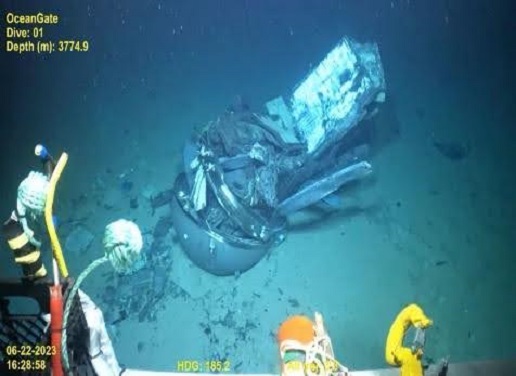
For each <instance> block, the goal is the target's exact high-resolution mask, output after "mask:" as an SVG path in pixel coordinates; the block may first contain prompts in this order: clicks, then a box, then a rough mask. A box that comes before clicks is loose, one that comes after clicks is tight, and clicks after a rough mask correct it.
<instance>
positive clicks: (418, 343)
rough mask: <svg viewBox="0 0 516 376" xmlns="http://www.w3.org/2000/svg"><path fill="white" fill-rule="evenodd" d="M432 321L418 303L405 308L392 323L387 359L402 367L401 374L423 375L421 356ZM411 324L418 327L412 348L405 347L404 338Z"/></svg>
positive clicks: (408, 375) (386, 346) (403, 375)
mask: <svg viewBox="0 0 516 376" xmlns="http://www.w3.org/2000/svg"><path fill="white" fill-rule="evenodd" d="M432 323H433V322H432V320H430V319H429V318H428V317H427V316H426V315H425V313H424V312H423V310H422V309H421V308H420V307H419V306H418V305H416V304H410V305H408V306H407V307H405V308H403V309H402V310H401V312H400V313H399V314H398V316H397V317H396V319H395V320H394V322H393V323H392V325H391V327H390V329H389V334H388V335H387V343H386V345H385V360H386V361H387V363H389V364H390V365H392V366H397V367H400V370H401V376H423V366H422V364H421V357H422V356H423V345H424V330H425V329H426V328H428V327H429V326H431V325H432ZM410 326H414V327H415V328H416V338H415V340H414V345H413V346H412V348H408V347H403V338H404V337H405V333H406V331H407V330H408V328H409V327H410Z"/></svg>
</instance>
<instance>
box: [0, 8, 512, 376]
mask: <svg viewBox="0 0 516 376" xmlns="http://www.w3.org/2000/svg"><path fill="white" fill-rule="evenodd" d="M1 8H2V23H1V27H2V31H1V32H2V35H5V33H6V32H7V27H9V26H12V25H8V24H7V21H6V15H7V13H9V12H12V13H16V14H35V13H37V12H43V13H54V14H56V15H58V17H59V22H58V24H56V25H44V26H43V27H42V29H43V32H44V34H43V36H42V37H41V40H42V41H53V42H55V43H57V45H58V43H59V41H74V42H78V43H79V46H81V47H83V48H84V49H85V50H86V43H85V42H87V51H82V52H79V51H74V52H54V53H52V54H48V53H41V54H38V53H31V52H27V53H24V54H18V53H15V52H7V51H6V48H7V44H6V43H5V41H6V38H2V50H1V52H0V57H1V65H2V69H1V71H0V72H1V73H0V75H1V85H0V86H1V88H0V90H1V93H2V95H1V98H2V99H1V106H2V108H1V112H0V116H1V119H0V121H1V127H0V142H1V148H2V149H1V150H2V152H3V156H2V157H1V159H0V161H1V178H0V192H1V197H2V200H1V201H0V209H1V212H2V213H3V215H4V217H5V218H7V217H8V216H9V214H10V212H11V211H12V210H13V209H14V205H15V202H16V188H17V186H18V184H19V182H20V181H21V180H22V179H23V178H24V177H25V176H26V175H27V173H28V172H29V171H30V170H35V169H39V168H40V164H39V162H38V160H37V159H36V158H35V157H34V156H33V148H34V146H35V145H36V144H37V143H40V142H43V143H45V144H46V145H47V147H48V148H49V150H50V151H51V152H52V153H53V154H54V155H55V156H59V155H60V153H61V152H63V151H66V152H68V153H69V155H70V159H69V162H68V166H67V169H66V171H65V173H64V175H63V177H62V180H61V182H60V186H59V189H58V193H57V195H58V199H57V200H56V201H57V202H56V206H55V211H56V212H57V213H56V214H57V216H58V218H59V222H60V227H59V230H60V235H61V237H62V242H63V243H65V239H66V238H67V236H68V235H70V234H71V233H72V231H73V230H74V228H76V227H77V226H79V225H80V226H84V227H83V228H85V229H87V231H89V232H90V233H91V234H92V235H94V236H95V240H94V241H93V243H92V244H91V245H89V247H88V248H87V249H85V250H83V251H79V252H76V253H73V254H70V255H67V254H66V250H65V256H66V257H67V262H68V264H69V268H70V270H71V272H72V274H73V275H75V276H77V275H78V274H79V273H80V272H81V271H82V270H83V269H85V268H86V267H87V265H88V264H89V263H90V262H91V261H93V260H94V259H96V258H98V257H100V256H102V254H103V251H102V244H101V237H102V232H103V229H104V227H105V225H106V224H107V223H109V222H111V221H113V220H115V219H118V218H127V219H131V220H133V221H135V222H136V223H138V224H139V226H140V228H141V230H142V232H143V233H144V238H145V247H146V248H145V252H146V254H147V257H154V258H155V259H154V261H153V262H156V265H160V268H159V270H148V272H149V275H148V276H146V275H145V274H144V273H143V274H142V276H140V277H138V278H141V279H140V281H141V285H138V283H136V282H135V281H134V280H131V281H126V280H124V279H120V277H117V276H115V275H114V272H113V271H112V269H110V268H109V267H107V266H106V267H105V268H104V269H102V270H99V271H96V272H94V273H93V275H92V276H91V277H90V278H89V279H88V281H87V282H86V284H85V286H84V290H85V292H86V293H88V294H89V295H90V296H91V297H92V298H93V299H94V300H95V301H96V302H97V304H98V305H99V306H100V307H101V308H102V309H103V310H104V312H105V313H106V312H108V311H110V313H108V314H106V321H108V324H109V331H110V334H111V335H112V339H113V342H114V346H115V350H116V352H117V356H118V359H119V361H120V363H123V364H125V365H126V366H127V367H131V368H144V369H148V370H168V371H175V370H176V369H177V367H176V364H177V362H178V361H181V360H188V359H189V360H197V361H201V362H204V361H209V360H214V359H225V360H229V361H230V363H231V371H232V372H258V373H266V372H275V371H277V370H278V366H277V364H276V361H277V353H276V352H277V347H276V343H275V340H274V333H275V331H276V329H277V327H278V326H279V324H280V323H281V321H282V320H283V319H284V318H286V317H287V316H288V315H290V314H300V313H301V314H307V315H310V316H311V315H313V312H314V311H316V310H317V311H321V312H322V313H323V315H324V316H325V319H326V324H327V326H328V329H329V334H330V335H331V336H332V339H333V342H334V347H335V352H336V355H337V357H338V358H339V360H341V361H342V362H343V363H344V364H347V365H348V366H349V367H351V368H353V369H367V368H375V367H383V366H385V361H384V343H385V342H384V341H385V336H386V333H387V330H388V327H389V325H390V323H391V321H392V320H393V319H394V317H395V316H396V314H397V313H398V311H399V309H401V307H403V305H404V304H407V303H409V302H413V301H416V302H418V303H420V304H421V305H422V306H423V307H424V308H425V311H426V312H427V313H428V315H429V316H431V317H432V318H434V321H435V323H436V325H435V326H434V327H433V328H432V329H430V330H429V333H430V334H429V339H428V355H429V356H430V357H431V358H433V359H439V358H440V357H443V356H447V355H450V357H451V359H452V361H457V362H460V361H470V360H481V359H494V358H514V357H516V340H515V339H516V329H515V328H516V326H514V325H512V324H511V323H512V322H513V320H514V317H516V300H515V299H514V288H513V286H514V272H515V268H514V265H515V264H516V261H515V256H514V255H515V254H514V244H515V243H516V236H515V233H516V231H515V228H516V218H515V215H514V213H516V205H515V199H514V189H515V188H516V174H515V169H514V164H515V162H516V148H515V147H514V139H515V137H516V128H515V119H516V112H515V111H516V110H515V109H516V106H515V105H516V93H515V87H516V79H515V73H514V72H515V67H516V66H515V64H514V62H515V61H516V49H515V46H516V40H515V35H516V34H515V33H514V20H513V17H514V15H515V14H516V13H515V10H516V9H515V6H514V3H513V2H511V1H502V0H500V1H494V2H493V1H481V0H473V1H450V0H446V1H445V0H436V1H414V0H411V1H408V0H403V1H401V0H395V1H372V0H366V1H337V0H325V1H315V0H314V1H311V0H310V1H308V0H299V1H295V0H292V1H271V0H259V1H258V0H256V1H251V0H231V1H229V0H228V1H222V0H220V1H200V0H197V1H195V0H194V1H183V0H176V1H151V0H148V1H133V2H122V1H84V2H55V1H47V2H44V3H35V2H33V1H6V2H5V1H4V2H3V4H2V6H1ZM17 27H18V28H20V29H23V28H28V29H29V30H31V31H32V27H33V26H29V27H27V26H24V25H18V26H17ZM344 36H349V37H353V38H355V39H356V40H358V41H364V42H365V41H371V42H375V43H377V44H378V46H379V50H380V53H381V57H382V62H383V66H384V70H385V75H386V83H387V101H386V103H385V104H384V105H383V106H382V107H381V108H380V112H379V114H378V116H377V117H376V118H375V128H374V129H375V134H374V140H375V142H374V143H373V146H372V147H373V149H374V153H373V155H374V159H373V162H374V163H373V164H374V167H375V176H374V178H373V181H372V183H371V184H370V185H368V186H367V187H363V189H362V190H361V189H359V190H358V191H359V192H361V194H363V195H364V197H361V198H357V197H355V196H353V197H351V198H350V199H349V200H350V201H353V200H355V199H357V200H358V201H357V202H358V204H357V205H359V206H362V207H363V206H368V205H370V206H371V207H374V208H375V209H374V210H370V211H368V210H364V211H359V214H357V215H353V216H351V219H350V217H349V216H342V217H339V216H336V217H332V218H331V220H329V221H327V222H325V223H324V224H322V225H317V226H315V225H313V226H310V225H308V226H304V227H303V226H301V227H298V228H296V229H295V230H294V231H293V232H292V234H291V236H290V237H289V239H288V241H287V242H286V243H285V244H283V245H282V246H281V247H280V248H279V249H277V250H274V251H273V254H272V256H271V259H268V260H264V262H263V263H261V264H260V265H259V266H258V267H257V269H256V270H252V271H250V272H249V273H246V274H244V275H243V276H241V277H240V279H233V278H232V277H231V278H230V279H224V278H222V279H220V278H219V279H217V278H215V277H211V276H207V275H205V274H204V273H202V272H200V271H199V270H198V269H197V268H195V267H193V266H192V265H191V264H189V263H188V260H185V259H184V258H185V257H184V255H183V254H182V252H181V249H180V247H179V245H178V242H177V238H174V234H173V231H174V230H173V229H171V224H170V222H167V219H166V218H167V213H165V212H159V211H158V212H156V211H154V210H153V208H152V205H151V201H150V199H151V198H152V197H154V196H155V195H156V194H157V193H159V192H162V191H164V190H166V189H168V188H170V187H171V185H172V182H173V180H174V177H175V175H176V174H177V172H178V167H179V165H180V163H181V150H182V146H183V143H184V141H185V140H186V139H187V137H189V135H190V134H192V132H194V130H196V129H199V128H202V127H203V126H204V125H206V124H207V123H208V122H209V121H212V120H214V119H216V118H217V117H218V116H219V115H220V114H221V113H223V112H224V110H225V109H226V108H228V106H231V105H232V104H234V103H235V98H240V99H239V101H242V100H243V101H245V103H246V104H248V105H249V106H250V107H251V108H253V109H254V110H258V111H259V110H261V108H262V107H261V106H262V105H263V104H264V103H265V102H266V101H268V100H270V99H272V98H274V97H276V96H278V95H287V96H288V95H289V94H290V93H291V91H292V89H293V88H294V86H295V85H296V84H297V83H299V81H300V80H301V79H302V78H303V77H304V76H305V75H306V74H307V73H309V71H310V69H311V68H312V67H315V66H316V65H317V64H318V63H319V62H320V61H321V60H322V58H323V57H324V56H325V54H326V53H328V52H329V51H330V50H331V49H332V48H333V47H334V46H335V45H336V43H337V42H338V41H339V40H340V39H341V38H342V37H344ZM356 195H357V196H360V195H359V194H358V193H357V194H356ZM362 200H363V201H362ZM366 201H367V202H368V204H367V205H365V204H364V202H366ZM353 202H354V203H355V201H353ZM163 218H165V219H163ZM39 231H40V234H41V235H40V237H41V238H45V236H46V234H45V232H44V229H43V228H41V229H40V230H39ZM156 238H159V239H160V242H155V243H153V240H155V239H156ZM0 248H2V252H1V256H0V257H1V260H2V261H1V263H0V271H1V273H2V276H4V275H5V276H19V275H20V270H19V268H18V267H17V265H15V263H14V262H13V260H12V257H11V254H10V250H9V249H8V248H7V246H6V244H5V242H4V243H2V245H1V247H0ZM49 252H50V249H49V246H48V242H46V243H44V257H45V262H46V264H47V268H48V269H51V263H50V256H49V254H50V253H49ZM156 260H158V261H156ZM144 271H147V270H146V269H144ZM151 290H152V291H159V294H158V293H156V294H154V295H155V296H157V297H156V300H155V301H152V302H151V303H149V304H150V305H151V306H150V307H147V306H145V307H143V306H141V305H138V303H137V302H134V301H136V300H138V299H137V298H136V297H137V296H141V295H145V291H151ZM142 291H143V293H142ZM139 294H140V295H139ZM110 307H111V308H110ZM112 307H115V308H116V309H112ZM113 311H117V312H114V313H113Z"/></svg>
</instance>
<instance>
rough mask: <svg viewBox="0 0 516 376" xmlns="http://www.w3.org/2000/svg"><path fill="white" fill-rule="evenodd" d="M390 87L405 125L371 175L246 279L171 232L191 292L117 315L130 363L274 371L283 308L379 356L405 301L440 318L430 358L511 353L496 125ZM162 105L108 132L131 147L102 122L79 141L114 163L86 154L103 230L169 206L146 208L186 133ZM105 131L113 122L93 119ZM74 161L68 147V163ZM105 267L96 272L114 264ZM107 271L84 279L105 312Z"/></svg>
mask: <svg viewBox="0 0 516 376" xmlns="http://www.w3.org/2000/svg"><path fill="white" fill-rule="evenodd" d="M429 84H430V85H431V83H429ZM392 86H393V88H392V89H391V90H392V91H393V92H394V96H395V98H396V107H391V108H389V109H387V110H386V111H391V112H394V114H395V116H396V118H397V119H398V125H399V129H397V130H395V133H396V134H395V135H394V136H393V137H391V139H390V140H389V142H386V143H385V145H382V148H381V150H378V152H377V153H376V155H375V156H374V158H373V161H372V162H373V165H374V168H375V175H374V177H373V178H372V179H370V181H368V182H366V183H364V184H362V185H360V186H358V187H356V188H354V189H353V190H350V191H345V192H343V196H344V197H345V198H346V200H345V202H346V204H347V205H348V206H349V210H345V211H344V212H343V213H336V214H334V215H331V216H326V217H317V216H314V214H313V213H303V214H300V215H297V216H296V217H295V218H293V219H292V231H291V233H290V234H289V236H288V238H287V240H286V241H285V243H284V244H282V245H281V246H280V247H278V248H276V249H274V250H272V252H271V254H270V256H269V257H267V258H266V259H264V260H262V262H260V263H259V264H258V265H257V266H256V267H255V268H253V269H252V270H250V271H249V272H247V273H244V274H243V275H241V276H239V277H225V278H220V277H214V276H211V275H209V274H206V273H205V272H203V271H201V270H199V269H198V268H196V267H195V266H193V265H192V264H191V262H190V261H189V260H188V259H187V258H186V257H185V255H184V254H183V253H182V250H181V249H180V247H179V246H178V244H177V241H176V240H175V237H174V231H173V230H172V231H171V232H170V233H169V234H168V235H167V242H168V243H167V244H168V247H169V252H170V254H171V260H172V267H171V273H170V276H169V277H170V280H169V283H173V284H174V285H175V286H179V287H180V288H181V289H182V290H184V291H185V292H186V293H187V295H186V297H185V296H176V297H174V298H173V297H167V296H165V297H164V298H163V299H162V300H160V301H159V303H158V304H157V307H155V317H154V321H151V322H147V321H144V322H138V319H137V318H129V319H127V320H125V321H122V322H121V323H120V324H117V325H116V326H115V327H110V332H111V333H112V334H113V336H114V338H113V341H114V344H115V349H116V351H117V354H118V357H119V361H120V362H121V363H122V364H125V365H126V366H128V367H134V368H144V369H154V370H169V371H172V370H176V366H177V362H179V361H181V360H196V361H201V362H204V361H206V360H211V359H217V358H223V359H227V360H228V361H229V362H230V364H231V369H232V370H233V371H235V372H272V371H276V370H277V364H276V360H277V357H276V356H277V355H276V351H277V346H276V342H275V337H274V333H275V330H276V328H277V327H278V325H279V324H280V323H281V321H282V320H283V319H285V318H286V317H287V316H288V315H291V314H297V313H305V314H309V315H311V314H313V312H314V311H319V312H322V313H323V315H324V317H325V320H326V324H327V327H328V329H329V332H330V334H331V335H332V337H333V341H334V345H335V349H336V351H337V354H338V355H339V358H340V359H341V361H342V362H343V363H345V364H346V365H348V366H349V367H350V368H352V369H365V368H373V367H382V366H384V360H383V351H384V343H385V337H386V332H387V330H388V327H389V325H390V323H391V322H392V320H393V318H394V316H395V315H396V314H397V313H398V311H399V310H400V309H401V308H402V307H403V305H405V304H407V303H410V302H417V303H419V304H420V305H421V306H422V307H423V308H424V309H425V310H426V312H427V313H428V315H429V316H430V317H431V318H433V319H434V321H435V325H434V327H433V328H432V329H431V330H430V331H429V333H430V334H429V340H428V346H427V349H428V355H429V356H431V357H432V358H434V359H438V358H440V357H443V356H450V357H451V359H453V360H456V361H464V360H473V359H488V358H493V357H498V356H503V355H509V354H510V351H511V350H510V349H511V346H512V345H513V342H512V339H513V338H515V335H516V333H515V332H514V330H515V329H514V328H512V327H507V326H506V325H505V323H506V322H507V320H509V319H510V317H514V315H515V314H516V307H515V306H514V305H511V304H506V302H507V299H508V298H509V297H510V296H511V292H510V287H509V286H510V283H509V282H510V270H509V269H508V267H507V266H506V265H504V261H503V260H504V258H505V257H506V253H507V252H509V250H508V248H507V244H509V243H508V241H509V240H510V237H511V236H512V237H513V238H514V236H513V235H511V232H510V228H509V227H508V226H507V224H506V222H504V221H506V220H507V216H508V212H507V209H504V208H503V207H502V206H500V200H502V198H503V196H502V195H503V194H504V184H505V183H506V182H504V180H503V179H504V177H503V176H502V177H497V176H492V175H489V166H490V163H495V162H496V161H495V160H493V159H495V158H494V157H493V155H492V154H490V150H485V149H484V148H483V147H482V140H483V139H485V137H489V135H490V133H489V132H488V131H487V130H486V129H485V128H484V123H483V121H482V118H483V116H485V114H483V113H482V111H484V109H483V107H482V106H480V107H476V109H475V111H476V112H474V111H463V108H461V107H457V106H456V103H453V105H452V103H448V102H446V101H445V98H443V97H442V96H437V95H435V94H425V93H422V92H421V91H420V92H419V95H418V96H417V97H416V98H414V95H413V91H412V89H413V88H410V87H403V85H399V86H398V87H397V86H396V85H392ZM453 90H460V88H456V89H453V88H450V92H451V94H450V95H451V96H453V95H458V93H455V94H454V93H453ZM474 100H475V99H474V98H472V99H471V100H468V99H467V98H464V99H463V102H464V106H468V107H469V106H471V108H473V107H474V105H475V102H474ZM420 108H424V109H426V110H421V109H420ZM157 112H158V113H159V112H160V111H157ZM99 116H101V117H103V116H104V115H102V113H101V114H99ZM161 116H162V118H161V119H160V118H159V116H157V115H156V119H155V122H156V125H154V126H151V129H152V131H151V132H148V131H144V130H143V129H139V128H138V127H137V126H136V127H132V128H131V130H130V131H129V132H128V133H124V129H125V127H120V128H119V129H118V130H116V131H114V132H112V133H110V134H111V137H124V138H125V140H126V145H127V148H126V149H125V150H118V149H117V150H109V149H104V148H103V146H102V143H103V142H104V143H105V146H106V147H107V146H108V145H109V142H110V141H109V140H110V138H109V137H106V135H103V134H102V133H100V134H99V135H98V138H97V140H98V142H96V143H95V148H91V149H87V148H81V158H85V157H86V156H88V155H89V153H91V155H94V154H95V153H97V152H98V150H99V148H100V149H101V150H102V153H106V157H105V158H104V160H108V161H109V162H108V163H106V166H108V167H109V169H110V172H109V173H106V172H105V171H103V169H102V168H100V169H98V168H97V166H91V165H90V166H86V167H85V169H81V174H91V175H89V176H90V183H91V184H93V185H95V184H97V185H99V184H100V188H102V189H103V190H101V192H102V193H103V194H104V195H109V197H110V200H111V201H112V202H113V205H114V207H115V209H114V210H109V211H106V212H102V211H97V212H95V213H90V214H88V215H87V217H88V219H87V222H86V225H87V226H89V228H90V230H91V231H92V232H94V233H96V234H99V233H101V231H102V227H103V226H104V224H106V223H107V222H109V221H111V220H114V219H116V218H118V217H126V218H129V219H133V220H135V221H136V222H137V223H138V224H139V225H140V226H141V228H142V230H143V231H147V230H149V229H152V227H153V226H154V225H155V224H156V221H157V219H158V218H159V217H160V215H166V209H164V210H165V211H161V212H158V213H155V214H154V215H152V213H151V210H150V207H149V205H148V203H146V200H145V197H144V196H145V195H146V194H148V192H149V191H150V192H157V191H159V190H162V189H166V188H168V187H169V186H170V182H171V178H172V177H173V176H174V173H175V172H176V171H177V168H178V167H179V166H178V163H179V158H180V156H179V153H180V147H181V141H182V139H183V138H184V137H183V135H180V136H178V137H177V138H176V137H171V131H170V129H169V127H167V126H164V124H165V123H166V121H167V120H166V119H168V118H169V117H171V116H172V115H171V114H169V113H167V110H166V109H163V111H162V115H161ZM179 118H181V116H179ZM107 119H109V116H108V117H107ZM105 121H106V122H109V120H105ZM112 121H115V120H112ZM127 121H128V125H127V126H130V125H131V123H130V121H131V120H130V119H128V120H127ZM183 121H188V117H187V115H186V114H185V115H184V119H183ZM195 121H196V119H192V123H194V122H195ZM116 122H117V123H118V124H123V122H122V121H121V120H120V119H118V120H116ZM461 122H468V123H470V124H471V130H472V131H471V132H470V133H469V134H467V135H464V134H463V133H461V132H462V131H461V129H462V127H459V125H460V123H461ZM160 124H161V125H160ZM98 132H106V130H105V129H103V128H102V126H99V130H98ZM116 132H119V133H118V134H117V133H116ZM382 132H383V133H382ZM389 132H394V130H379V131H378V133H379V136H378V137H380V138H381V137H386V138H388V137H389V134H388V133H389ZM167 135H168V139H169V141H166V137H167ZM390 136H392V135H390ZM435 139H445V140H458V141H460V142H466V143H468V144H470V145H475V147H472V149H471V152H470V155H469V156H468V157H467V158H466V159H465V160H462V161H451V160H449V159H447V158H445V157H444V156H443V155H441V154H440V153H439V152H438V151H437V150H436V149H435V147H434V146H433V141H434V140H435ZM164 140H165V141H164ZM477 145H479V146H478V147H477ZM109 153H111V156H110V155H109ZM79 162H80V161H74V160H73V159H71V167H70V169H74V170H75V169H76V168H74V167H72V166H73V165H74V164H76V163H77V164H79ZM88 168H90V169H91V171H88ZM76 173H77V172H75V171H74V172H73V173H72V172H70V175H72V174H74V175H75V174H76ZM126 173H128V174H131V177H130V180H131V181H132V182H133V183H134V188H133V190H134V191H135V192H137V193H138V197H139V200H140V202H141V203H142V204H141V205H140V206H139V208H138V209H136V210H131V209H129V208H128V199H127V197H125V196H124V194H123V193H122V192H121V190H120V189H119V184H120V181H119V180H120V178H119V174H126ZM124 176H125V175H124ZM66 178H69V176H67V177H65V179H66ZM65 184H66V183H65ZM88 184H89V183H88ZM95 189H97V190H98V189H99V186H97V187H96V188H95ZM145 192H147V193H145ZM104 197H105V196H104ZM502 201H503V200H502ZM85 210H86V211H87V210H88V209H87V207H86V208H85ZM76 215H78V214H77V213H76ZM99 252H100V251H98V250H97V251H96V250H93V249H91V250H90V251H88V253H87V254H86V255H83V256H81V257H82V262H80V263H79V262H78V261H79V259H74V260H73V265H74V267H73V269H74V270H76V271H77V272H78V271H79V269H80V268H81V266H83V265H85V264H86V263H87V262H88V261H90V260H91V259H92V258H94V256H95V255H96V256H98V255H99ZM107 269H108V268H107V267H106V269H104V270H103V271H102V272H101V273H99V275H102V276H104V277H105V276H106V275H108V274H109V271H108V270H107ZM106 283H108V282H106V280H104V279H103V277H99V278H96V277H92V278H91V280H90V281H88V283H87V285H86V287H85V290H86V291H87V292H88V293H90V294H91V295H92V297H94V298H96V300H97V301H98V302H99V304H100V306H101V307H102V308H103V309H104V310H109V307H108V306H105V304H104V303H103V301H102V299H101V296H102V291H103V289H104V288H105V286H104V285H105V284H106ZM500 304H504V307H505V309H504V311H503V312H500V311H499V310H498V308H497V307H498V306H499V305H500ZM487 322H488V323H489V325H486V323H487ZM207 328H208V329H207ZM505 352H506V353H505Z"/></svg>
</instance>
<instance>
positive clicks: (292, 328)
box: [277, 312, 348, 376]
mask: <svg viewBox="0 0 516 376" xmlns="http://www.w3.org/2000/svg"><path fill="white" fill-rule="evenodd" d="M277 340H278V346H279V351H280V358H281V374H282V376H328V375H340V376H345V375H347V374H348V369H347V368H346V367H344V366H342V365H341V364H340V363H339V362H338V361H337V360H336V359H335V356H334V354H333V347H332V344H331V339H330V337H329V336H328V334H327V333H326V330H325V329H324V324H323V319H322V315H321V314H320V313H318V312H316V313H315V320H311V319H309V318H308V317H306V316H291V317H289V318H288V319H287V320H285V321H284V322H283V323H282V324H281V325H280V327H279V329H278V334H277Z"/></svg>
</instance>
